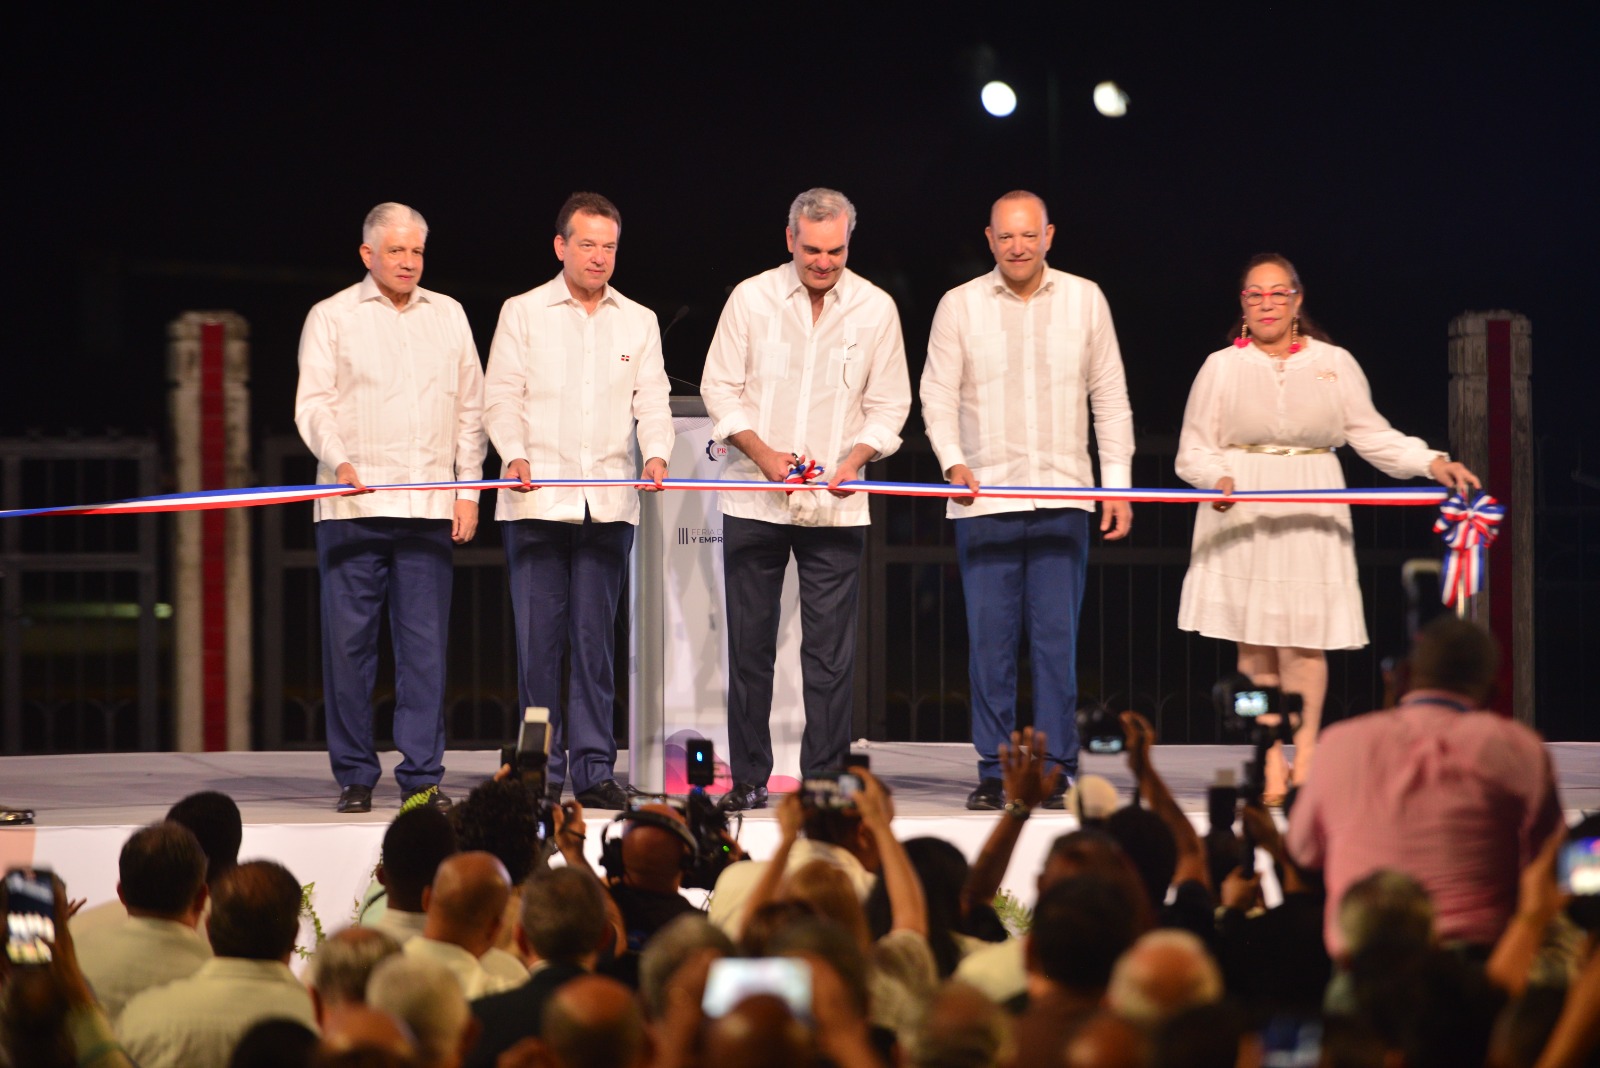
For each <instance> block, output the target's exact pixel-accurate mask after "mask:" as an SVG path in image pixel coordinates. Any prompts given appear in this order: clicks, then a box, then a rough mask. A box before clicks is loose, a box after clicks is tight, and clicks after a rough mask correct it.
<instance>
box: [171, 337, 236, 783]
mask: <svg viewBox="0 0 1600 1068" xmlns="http://www.w3.org/2000/svg"><path fill="white" fill-rule="evenodd" d="M249 334H250V328H249V325H248V324H247V323H246V322H245V321H244V319H243V318H241V317H240V316H238V315H236V314H234V313H233V312H185V313H184V314H183V315H181V316H179V317H178V318H177V319H175V320H173V321H172V322H171V323H170V324H169V325H168V327H167V337H168V345H167V371H168V380H169V383H170V416H171V420H172V441H173V459H174V465H173V466H174V469H175V474H176V485H175V486H174V487H173V488H174V490H176V491H177V492H180V493H184V492H192V491H194V490H202V489H225V488H232V487H239V486H250V485H253V484H254V480H253V477H252V472H251V470H250V343H249V340H248V338H249ZM172 522H173V527H174V535H175V536H174V538H173V569H172V570H173V586H174V590H173V594H174V602H175V611H174V613H173V618H174V621H175V633H174V641H173V679H174V691H175V694H174V705H175V708H176V735H177V737H176V743H177V748H178V749H179V750H181V751H184V752H200V751H206V752H214V751H217V750H224V749H249V748H250V700H251V671H252V665H251V642H252V634H251V619H250V521H249V513H248V512H247V511H246V510H244V509H238V508H224V509H213V510H207V511H200V512H180V513H178V514H176V515H174V516H173V517H172Z"/></svg>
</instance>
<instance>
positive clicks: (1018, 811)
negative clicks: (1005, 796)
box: [1004, 801, 1033, 823]
mask: <svg viewBox="0 0 1600 1068" xmlns="http://www.w3.org/2000/svg"><path fill="white" fill-rule="evenodd" d="M1004 811H1005V814H1006V815H1008V816H1010V817H1011V818H1012V819H1014V820H1016V821H1017V822H1018V823H1021V822H1022V821H1023V820H1025V819H1027V818H1028V817H1029V816H1031V815H1033V807H1032V806H1031V805H1027V804H1024V803H1023V802H1021V801H1007V802H1006V805H1005V809H1004Z"/></svg>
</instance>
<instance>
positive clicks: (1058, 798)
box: [1043, 771, 1072, 808]
mask: <svg viewBox="0 0 1600 1068" xmlns="http://www.w3.org/2000/svg"><path fill="white" fill-rule="evenodd" d="M1070 789H1072V776H1071V775H1068V774H1067V773H1066V772H1064V771H1063V772H1062V773H1061V781H1060V782H1059V783H1057V784H1056V788H1055V789H1054V790H1052V791H1050V796H1049V797H1047V798H1045V799H1044V802H1043V807H1044V808H1066V807H1067V791H1068V790H1070Z"/></svg>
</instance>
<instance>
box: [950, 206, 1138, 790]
mask: <svg viewBox="0 0 1600 1068" xmlns="http://www.w3.org/2000/svg"><path fill="white" fill-rule="evenodd" d="M984 233H985V234H986V235H987V236H988V239H989V250H990V251H991V252H992V253H993V254H994V261H995V269H994V270H993V271H990V272H989V273H988V274H986V275H983V276H982V277H980V278H975V279H973V280H972V281H970V282H968V283H966V284H965V285H962V286H957V287H956V288H955V289H952V290H951V291H950V292H948V293H946V294H945V295H944V299H943V300H941V301H940V302H939V308H938V310H937V311H936V312H934V316H933V328H932V331H931V333H930V335H929V338H928V362H927V364H926V365H925V366H924V368H923V372H922V383H921V394H922V418H923V421H924V422H925V423H926V424H927V427H928V440H929V441H930V442H932V443H933V451H934V454H935V455H936V456H937V457H938V458H939V468H940V470H942V471H943V472H944V474H945V477H946V478H947V479H949V480H950V482H951V484H952V485H957V486H965V487H967V488H968V489H969V490H971V491H972V492H974V493H976V492H977V491H978V489H979V488H980V487H981V486H985V485H993V486H1051V487H1057V486H1093V485H1094V484H1095V481H1094V468H1093V467H1092V466H1091V465H1090V462H1089V422H1090V417H1091V415H1092V416H1093V420H1094V434H1095V441H1096V442H1097V444H1098V446H1099V451H1100V485H1102V486H1118V487H1125V486H1128V485H1130V478H1131V476H1132V464H1133V411H1132V410H1131V409H1130V408H1129V406H1128V386H1127V382H1126V380H1125V378H1124V376H1123V371H1122V354H1121V352H1120V351H1119V350H1118V348H1117V335H1116V331H1115V330H1114V329H1113V328H1112V325H1111V309H1110V307H1109V306H1108V305H1107V304H1106V298H1105V295H1104V294H1102V293H1101V292H1100V287H1099V286H1097V285H1095V284H1094V283H1093V282H1091V281H1089V280H1088V279H1086V278H1079V277H1077V276H1076V275H1071V274H1067V273H1066V272H1065V271H1057V270H1053V269H1051V268H1050V267H1049V266H1048V265H1047V264H1046V263H1045V259H1044V257H1045V253H1046V252H1048V251H1049V250H1050V241H1051V238H1052V237H1054V235H1055V227H1054V226H1051V225H1050V221H1049V217H1048V215H1047V214H1046V212H1045V206H1044V201H1042V200H1040V199H1039V198H1038V197H1037V196H1035V195H1034V194H1032V193H1026V192H1020V191H1019V192H1014V193H1007V194H1006V195H1005V196H1003V197H1001V198H1000V199H999V200H997V201H995V204H994V208H993V209H992V210H991V212H990V217H989V227H988V229H986V230H985V231H984ZM1093 508H1094V505H1093V503H1092V502H1088V501H1084V502H1078V501H1045V500H1001V499H997V498H981V497H980V498H977V499H974V498H972V497H957V498H953V499H952V501H951V503H950V505H949V508H948V510H947V511H946V513H945V514H946V515H947V516H948V517H949V518H951V519H954V520H955V534H956V553H957V559H958V560H959V562H960V566H961V585H962V591H963V593H964V594H965V596H966V602H967V640H968V643H969V648H970V656H969V661H968V664H969V670H970V673H971V692H972V741H973V744H974V745H975V746H976V747H977V750H978V787H977V789H975V790H973V791H972V793H971V795H970V796H969V797H968V798H967V807H968V808H977V809H997V808H1001V807H1002V806H1004V804H1005V800H1006V799H1005V797H1004V796H1003V795H1002V789H1001V777H1000V765H999V762H998V758H997V750H998V747H999V745H1000V744H1001V743H1002V742H1005V741H1006V740H1007V739H1008V738H1009V737H1010V735H1011V732H1012V730H1014V729H1015V727H1016V716H1017V654H1018V651H1019V649H1020V645H1021V639H1022V629H1023V620H1024V619H1026V620H1027V629H1028V639H1029V659H1030V661H1031V662H1032V665H1033V726H1034V729H1035V730H1036V731H1040V732H1043V733H1044V734H1045V735H1046V737H1047V740H1048V743H1049V748H1050V752H1049V756H1050V758H1051V760H1052V762H1053V763H1056V764H1059V765H1060V766H1061V768H1062V769H1063V771H1064V774H1063V775H1062V777H1061V781H1060V784H1059V786H1058V788H1057V789H1056V791H1055V793H1054V794H1053V795H1052V796H1051V797H1050V798H1048V799H1047V800H1046V801H1045V805H1046V807H1049V808H1061V807H1063V797H1064V796H1065V792H1066V788H1067V786H1068V784H1069V783H1070V782H1071V780H1072V779H1073V778H1076V777H1077V774H1078V723H1077V718H1076V716H1077V698H1078V676H1077V657H1078V610H1079V608H1080V606H1081V605H1082V603H1083V586H1084V579H1085V577H1086V574H1087V565H1088V556H1089V513H1090V511H1092V510H1093ZM1132 524H1133V507H1132V506H1131V505H1130V504H1128V503H1127V502H1126V501H1107V502H1105V504H1104V506H1103V507H1102V509H1101V516H1100V530H1101V532H1102V533H1103V534H1104V536H1105V538H1106V539H1107V540H1113V539H1117V538H1123V537H1126V536H1127V534H1128V530H1129V528H1130V527H1131V526H1132Z"/></svg>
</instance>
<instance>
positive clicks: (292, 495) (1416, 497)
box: [0, 468, 1503, 569]
mask: <svg viewBox="0 0 1600 1068" xmlns="http://www.w3.org/2000/svg"><path fill="white" fill-rule="evenodd" d="M820 473H821V472H820V468H819V472H818V476H814V477H820ZM533 484H534V485H535V486H549V487H552V488H555V487H571V488H587V489H597V488H603V487H617V488H623V489H654V488H655V483H654V482H651V481H650V480H649V479H634V478H606V479H584V478H550V479H534V482H533ZM521 485H522V483H521V482H518V481H517V480H516V479H514V478H497V479H484V480H479V481H475V482H408V483H402V484H399V485H383V486H369V487H367V488H368V489H370V490H374V491H383V492H392V491H407V492H428V491H437V492H445V491H449V492H457V491H460V490H486V489H512V488H518V487H520V486H521ZM662 485H663V488H665V489H669V490H688V491H701V492H719V493H730V492H733V493H738V492H748V493H762V492H773V491H776V490H782V491H783V492H785V493H793V492H795V491H797V490H811V491H817V490H825V489H827V488H828V486H827V483H825V482H821V481H797V482H765V481H756V482H746V481H739V480H733V479H727V480H723V479H700V478H669V479H666V480H665V481H664V482H663V483H662ZM838 488H839V489H843V490H853V491H855V492H858V493H881V494H886V495H889V496H895V497H970V496H974V494H973V493H972V491H971V490H969V489H968V488H967V487H966V486H952V485H950V484H948V483H945V482H872V481H868V480H865V479H858V480H853V481H850V482H843V483H840V485H839V487H838ZM356 492H358V491H357V490H353V489H351V488H350V487H349V486H346V485H343V484H340V483H320V484H318V485H314V486H262V487H256V488H249V489H220V490H201V491H199V492H196V493H168V494H163V495H161V496H156V497H136V498H131V499H128V500H120V501H105V502H101V503H99V504H69V505H58V506H54V507H46V508H13V509H9V510H3V511H0V519H13V518H21V517H24V516H47V515H58V516H59V515H137V514H141V513H146V512H195V511H204V510H206V509H211V508H254V507H259V506H261V505H267V504H293V503H296V502H299V501H315V500H321V499H323V498H327V497H343V496H347V495H350V494H353V493H356ZM975 496H978V497H989V498H999V499H1007V500H1036V501H1082V502H1092V501H1130V502H1138V503H1157V504H1199V503H1203V502H1206V501H1219V500H1222V499H1223V498H1222V494H1221V493H1219V492H1217V491H1216V490H1200V489H1140V488H1133V489H1106V488H1103V487H1096V486H1065V487H1063V486H984V487H982V488H981V489H979V491H978V492H977V494H976V495H975ZM1447 496H1449V494H1448V491H1446V490H1444V489H1442V488H1440V487H1438V486H1434V487H1431V488H1429V487H1426V486H1423V487H1413V486H1393V487H1386V488H1382V489H1336V490H1238V491H1235V492H1234V493H1233V494H1232V496H1230V497H1229V498H1228V500H1230V501H1232V502H1233V503H1234V504H1249V503H1263V504H1358V505H1438V504H1440V503H1441V502H1443V501H1444V500H1445V498H1446V497H1447ZM1489 500H1490V502H1491V503H1492V502H1493V498H1489ZM1475 507H1478V506H1476V505H1475ZM1494 507H1495V508H1499V506H1498V505H1495V506H1494ZM1502 511H1503V510H1502ZM1498 516H1499V513H1496V514H1495V518H1494V519H1492V520H1491V519H1487V518H1485V519H1484V521H1483V522H1485V523H1487V524H1489V525H1491V526H1492V524H1493V523H1495V522H1498V521H1499V520H1498ZM1441 522H1443V520H1441ZM1436 529H1438V528H1436ZM1489 540H1492V537H1491V538H1490V539H1489ZM1482 544H1484V545H1487V544H1488V541H1483V543H1482ZM1479 567H1480V569H1481V562H1480V564H1479Z"/></svg>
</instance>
